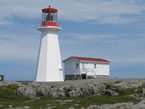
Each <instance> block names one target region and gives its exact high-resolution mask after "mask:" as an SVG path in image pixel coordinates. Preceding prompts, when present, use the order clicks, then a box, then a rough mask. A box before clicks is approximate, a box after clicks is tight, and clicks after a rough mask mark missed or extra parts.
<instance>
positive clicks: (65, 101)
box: [56, 100, 75, 104]
mask: <svg viewBox="0 0 145 109" xmlns="http://www.w3.org/2000/svg"><path fill="white" fill-rule="evenodd" d="M73 102H75V101H74V100H56V103H60V104H61V103H73Z"/></svg>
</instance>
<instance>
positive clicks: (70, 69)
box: [64, 59, 80, 75]
mask: <svg viewBox="0 0 145 109" xmlns="http://www.w3.org/2000/svg"><path fill="white" fill-rule="evenodd" d="M77 63H78V64H79V65H78V68H76V65H77ZM64 72H65V75H80V61H79V60H76V59H68V60H67V61H65V62H64Z"/></svg>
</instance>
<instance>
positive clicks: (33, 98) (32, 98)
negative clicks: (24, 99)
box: [29, 97, 40, 100]
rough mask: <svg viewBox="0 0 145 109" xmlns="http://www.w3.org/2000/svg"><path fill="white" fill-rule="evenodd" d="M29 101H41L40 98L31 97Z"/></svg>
mask: <svg viewBox="0 0 145 109" xmlns="http://www.w3.org/2000/svg"><path fill="white" fill-rule="evenodd" d="M29 100H40V98H37V97H29Z"/></svg>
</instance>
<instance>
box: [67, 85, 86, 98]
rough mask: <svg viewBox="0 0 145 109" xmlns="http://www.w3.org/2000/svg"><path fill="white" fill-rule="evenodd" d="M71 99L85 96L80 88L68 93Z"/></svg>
mask: <svg viewBox="0 0 145 109" xmlns="http://www.w3.org/2000/svg"><path fill="white" fill-rule="evenodd" d="M68 95H69V97H82V96H83V95H84V94H83V93H82V91H81V88H80V87H77V88H76V89H74V90H72V91H69V93H68Z"/></svg>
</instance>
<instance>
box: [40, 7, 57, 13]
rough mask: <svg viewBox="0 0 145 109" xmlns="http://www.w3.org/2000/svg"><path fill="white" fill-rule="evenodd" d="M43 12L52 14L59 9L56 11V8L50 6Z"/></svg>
mask: <svg viewBox="0 0 145 109" xmlns="http://www.w3.org/2000/svg"><path fill="white" fill-rule="evenodd" d="M42 12H45V13H49V12H50V13H52V12H57V9H55V8H51V6H50V5H49V7H48V8H44V9H42Z"/></svg>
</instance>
